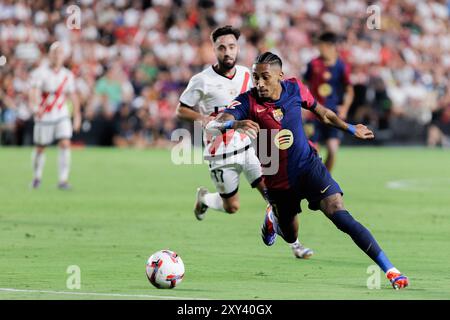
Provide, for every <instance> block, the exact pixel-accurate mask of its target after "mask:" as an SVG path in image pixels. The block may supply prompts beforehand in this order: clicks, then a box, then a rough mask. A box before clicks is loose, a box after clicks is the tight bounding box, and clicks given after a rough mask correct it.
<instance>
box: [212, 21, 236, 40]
mask: <svg viewBox="0 0 450 320" xmlns="http://www.w3.org/2000/svg"><path fill="white" fill-rule="evenodd" d="M227 34H232V35H234V37H235V38H236V40H238V39H239V37H240V36H241V31H239V29H237V28H233V27H232V26H229V25H228V26H224V27H218V28H216V29H214V31H213V32H211V40H212V41H213V42H216V40H217V38H218V37H220V36H224V35H227Z"/></svg>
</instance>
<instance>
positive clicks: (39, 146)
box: [29, 42, 81, 190]
mask: <svg viewBox="0 0 450 320" xmlns="http://www.w3.org/2000/svg"><path fill="white" fill-rule="evenodd" d="M64 60H65V54H64V49H63V47H62V45H61V43H59V42H54V43H53V44H52V45H51V46H50V49H49V53H48V64H43V65H41V66H39V67H38V68H37V69H35V70H34V71H33V72H32V73H31V79H30V88H31V89H30V93H29V103H30V108H31V109H32V112H33V115H34V122H35V124H34V132H33V140H34V144H35V145H36V148H35V150H34V151H33V154H32V164H33V182H32V187H33V188H35V189H37V188H39V186H40V185H41V180H42V172H43V170H44V163H45V153H44V152H45V148H46V147H47V146H48V145H51V144H52V143H53V142H54V141H55V140H58V149H59V151H58V153H59V154H58V188H59V189H61V190H68V189H70V185H69V183H68V179H69V171H70V160H71V155H70V139H71V137H72V123H71V120H70V112H69V108H68V104H67V98H69V99H70V101H71V102H72V107H73V130H74V131H75V132H78V131H79V129H80V124H81V116H80V105H79V101H78V97H77V95H76V93H75V83H74V76H73V74H72V72H71V71H70V70H68V69H66V68H65V67H64V65H63V64H64Z"/></svg>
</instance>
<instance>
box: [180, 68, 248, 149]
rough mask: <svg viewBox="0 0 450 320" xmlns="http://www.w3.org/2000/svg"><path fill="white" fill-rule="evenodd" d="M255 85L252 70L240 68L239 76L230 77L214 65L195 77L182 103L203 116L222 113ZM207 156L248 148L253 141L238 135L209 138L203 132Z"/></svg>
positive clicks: (231, 134) (237, 73)
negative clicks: (215, 68) (217, 70)
mask: <svg viewBox="0 0 450 320" xmlns="http://www.w3.org/2000/svg"><path fill="white" fill-rule="evenodd" d="M252 86H253V83H252V79H251V74H250V70H249V69H248V68H246V67H243V66H238V65H236V73H235V74H234V76H233V77H232V78H227V77H225V76H223V75H221V74H219V73H217V72H216V71H215V70H214V68H213V67H212V66H210V67H208V68H206V69H205V70H203V71H202V72H200V73H198V74H196V75H194V76H193V77H192V78H191V80H190V81H189V84H188V86H187V88H186V90H184V92H183V93H182V95H181V97H180V102H181V103H183V104H184V105H187V106H189V107H191V108H193V109H194V110H195V111H197V112H199V113H201V114H203V115H213V116H214V115H216V114H217V113H218V112H222V111H223V110H224V109H225V107H226V106H228V105H229V104H230V103H231V101H233V99H234V98H236V97H237V96H238V95H239V94H240V93H243V92H245V91H247V90H249V89H250V88H251V87H252ZM203 140H204V142H205V152H204V155H205V156H211V155H212V156H217V155H221V154H224V153H225V154H226V153H231V152H233V151H236V150H239V149H241V148H245V147H246V146H247V145H249V144H250V143H251V141H250V138H249V137H247V136H246V135H244V134H240V133H238V132H234V131H231V132H228V133H227V134H224V135H218V136H215V137H209V136H207V135H206V133H205V132H204V133H203Z"/></svg>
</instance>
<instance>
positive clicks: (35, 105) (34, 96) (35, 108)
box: [28, 87, 44, 119]
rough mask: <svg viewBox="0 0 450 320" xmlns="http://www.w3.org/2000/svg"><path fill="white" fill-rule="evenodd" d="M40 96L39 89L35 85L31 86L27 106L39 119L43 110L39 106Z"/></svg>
mask: <svg viewBox="0 0 450 320" xmlns="http://www.w3.org/2000/svg"><path fill="white" fill-rule="evenodd" d="M40 96H41V90H40V89H39V88H37V87H32V88H31V89H30V91H29V94H28V101H29V108H30V110H31V113H32V114H34V115H36V117H37V118H38V119H39V118H40V117H41V116H42V114H43V112H44V110H41V109H42V108H41V109H40V108H39V98H40Z"/></svg>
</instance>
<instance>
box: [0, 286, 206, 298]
mask: <svg viewBox="0 0 450 320" xmlns="http://www.w3.org/2000/svg"><path fill="white" fill-rule="evenodd" d="M0 291H3V292H22V293H49V294H56V295H58V294H61V295H78V296H103V297H122V298H160V299H176V300H208V299H204V298H187V297H174V296H153V295H148V294H122V293H99V292H68V291H51V290H28V289H14V288H0Z"/></svg>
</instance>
